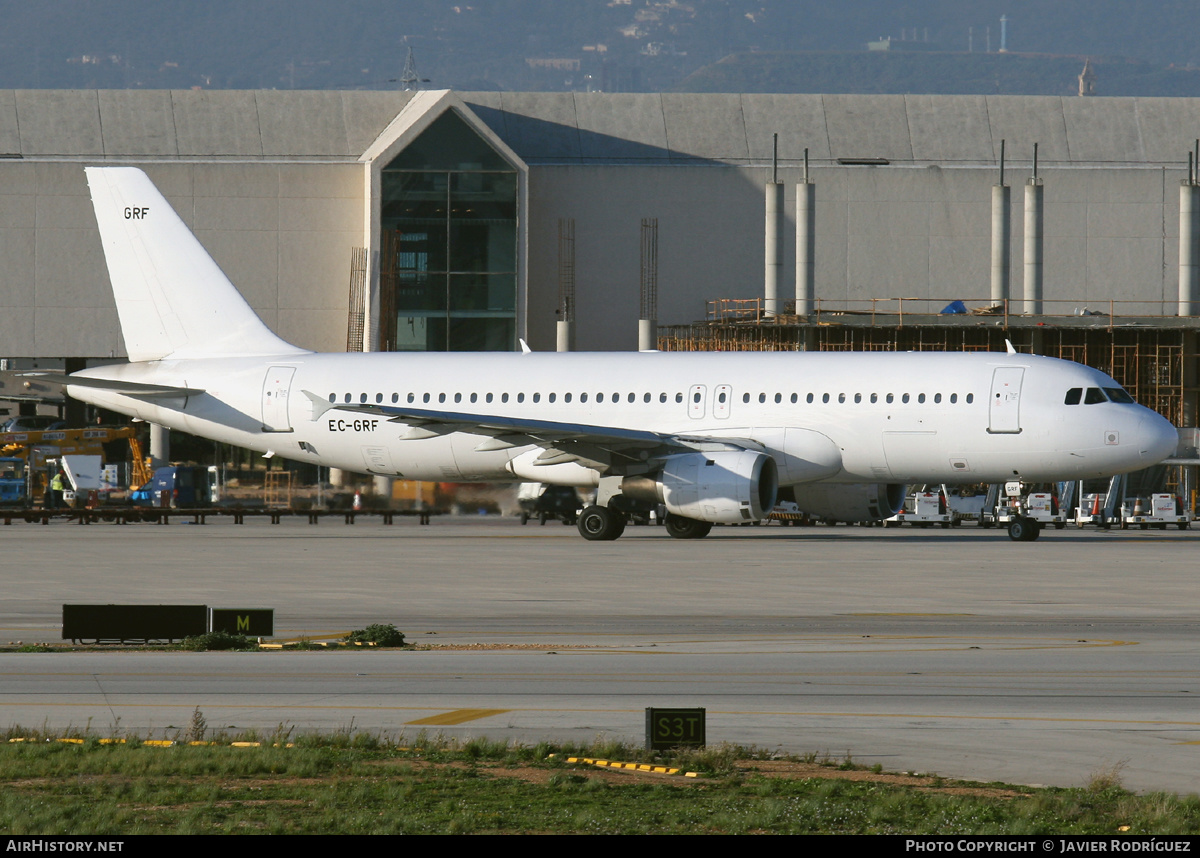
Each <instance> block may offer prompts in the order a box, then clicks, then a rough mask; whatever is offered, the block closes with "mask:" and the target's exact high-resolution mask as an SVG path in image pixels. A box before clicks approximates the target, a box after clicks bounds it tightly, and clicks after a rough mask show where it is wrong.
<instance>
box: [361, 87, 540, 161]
mask: <svg viewBox="0 0 1200 858" xmlns="http://www.w3.org/2000/svg"><path fill="white" fill-rule="evenodd" d="M448 110H453V111H454V112H455V113H456V114H457V115H458V116H459V117H460V118H461V119H462V120H463V121H464V122H465V123H466V124H467V126H468V127H470V129H471V130H472V131H474V132H475V133H476V134H478V135H479V136H480V137H481V138H483V139H484V140H485V141H487V143H488V145H490V146H491V147H492V148H493V149H495V150H496V152H497V153H498V154H499V155H500V157H502V158H503V159H504V160H506V161H508V162H509V163H510V164H511V165H512V166H513V167H514V168H515V169H517V170H519V171H522V172H524V171H525V170H526V169H527V168H526V165H525V162H524V161H523V160H522V159H521V157H520V156H519V155H518V154H517V153H516V152H514V151H513V150H512V148H510V147H509V145H508V144H507V143H505V142H504V141H503V140H502V139H500V137H498V136H497V135H496V133H495V132H494V131H492V129H491V128H489V127H488V126H487V125H486V124H485V123H484V122H483V121H482V120H481V119H480V118H479V117H478V116H476V115H475V112H474V111H472V110H471V108H469V107H468V106H467V105H466V103H465V102H463V100H462V99H461V98H459V97H458V94H457V93H455V92H454V91H452V90H449V89H433V90H422V91H421V92H418V93H416V95H414V96H413V97H412V99H411V100H410V101H409V102H408V104H406V105H404V107H403V108H402V109H401V111H400V112H399V113H397V114H396V118H395V119H393V120H392V121H391V122H389V123H388V126H387V127H386V128H384V129H383V131H382V132H381V133H380V134H379V136H378V137H376V138H375V140H374V142H373V143H371V145H370V146H368V147H367V151H365V152H363V154H362V156H361V157H360V158H359V159H358V160H359V161H361V162H363V163H370V164H373V165H376V166H377V167H378V168H382V167H384V166H386V165H387V164H389V163H391V161H392V159H394V158H395V157H396V156H397V155H399V154H400V153H401V152H403V151H404V149H405V148H406V147H407V146H408V145H409V144H410V143H412V142H413V141H414V140H416V139H417V138H418V137H419V136H420V135H421V134H422V133H424V132H425V130H426V129H428V128H429V126H430V125H432V124H433V123H434V121H435V120H437V119H438V118H439V117H440V116H442V115H443V114H444V113H446V111H448Z"/></svg>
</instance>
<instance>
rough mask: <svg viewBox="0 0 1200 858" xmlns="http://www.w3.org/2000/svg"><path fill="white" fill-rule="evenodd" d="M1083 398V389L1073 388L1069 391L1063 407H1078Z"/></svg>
mask: <svg viewBox="0 0 1200 858" xmlns="http://www.w3.org/2000/svg"><path fill="white" fill-rule="evenodd" d="M1082 398H1083V388H1082V387H1072V388H1071V389H1070V390H1068V391H1067V398H1066V399H1064V400H1063V405H1078V404H1079V400H1081V399H1082Z"/></svg>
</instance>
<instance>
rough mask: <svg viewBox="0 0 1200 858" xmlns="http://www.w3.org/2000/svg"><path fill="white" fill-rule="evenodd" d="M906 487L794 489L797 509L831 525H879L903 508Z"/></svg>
mask: <svg viewBox="0 0 1200 858" xmlns="http://www.w3.org/2000/svg"><path fill="white" fill-rule="evenodd" d="M907 489H908V487H907V486H905V485H902V484H900V483H870V484H868V485H836V484H829V483H825V484H818V485H799V486H793V487H792V490H793V491H794V492H795V494H796V506H798V507H800V509H802V510H803V511H804V512H806V513H808V514H809V515H814V516H818V517H820V518H823V519H829V520H831V521H882V520H883V519H885V518H891V517H892V516H893V515H895V514H896V513H898V512H900V510H901V509H903V508H904V495H905V493H906V491H907Z"/></svg>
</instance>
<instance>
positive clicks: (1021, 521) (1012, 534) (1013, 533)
mask: <svg viewBox="0 0 1200 858" xmlns="http://www.w3.org/2000/svg"><path fill="white" fill-rule="evenodd" d="M1041 532H1042V528H1041V525H1040V524H1038V523H1037V522H1036V521H1034V520H1033V519H1032V518H1014V519H1013V520H1012V521H1010V522H1009V523H1008V538H1009V539H1011V540H1012V541H1013V542H1033V541H1034V540H1035V539H1037V538H1038V536H1040V535H1041Z"/></svg>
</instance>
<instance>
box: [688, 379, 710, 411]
mask: <svg viewBox="0 0 1200 858" xmlns="http://www.w3.org/2000/svg"><path fill="white" fill-rule="evenodd" d="M707 399H708V388H707V387H705V386H704V385H703V384H693V385H692V386H691V389H690V390H688V401H687V408H688V417H691V418H692V419H693V420H699V419H700V418H702V417H703V416H704V413H705V412H706V411H707V410H708V402H707V401H706V400H707Z"/></svg>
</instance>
